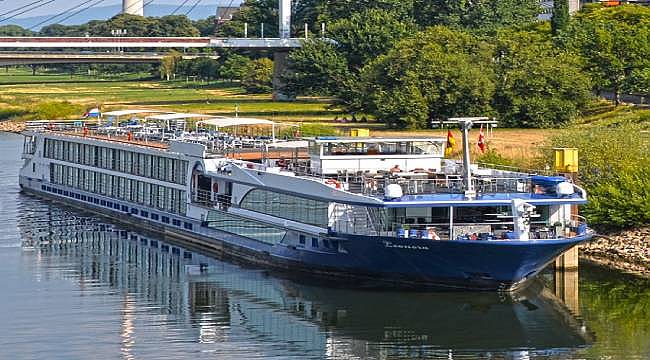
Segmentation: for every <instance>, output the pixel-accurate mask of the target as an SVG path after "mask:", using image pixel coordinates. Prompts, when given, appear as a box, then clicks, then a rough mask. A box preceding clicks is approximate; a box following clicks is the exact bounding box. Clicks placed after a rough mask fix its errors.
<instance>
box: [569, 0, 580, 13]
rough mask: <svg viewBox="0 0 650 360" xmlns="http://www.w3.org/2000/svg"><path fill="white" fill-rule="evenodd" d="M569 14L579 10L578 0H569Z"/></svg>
mask: <svg viewBox="0 0 650 360" xmlns="http://www.w3.org/2000/svg"><path fill="white" fill-rule="evenodd" d="M568 3H569V14H570V15H573V14H575V13H576V12H577V11H578V10H580V0H569V1H568Z"/></svg>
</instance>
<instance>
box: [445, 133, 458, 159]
mask: <svg viewBox="0 0 650 360" xmlns="http://www.w3.org/2000/svg"><path fill="white" fill-rule="evenodd" d="M455 145H456V139H454V135H453V134H452V133H451V130H447V146H445V157H449V156H451V153H452V152H454V146H455Z"/></svg>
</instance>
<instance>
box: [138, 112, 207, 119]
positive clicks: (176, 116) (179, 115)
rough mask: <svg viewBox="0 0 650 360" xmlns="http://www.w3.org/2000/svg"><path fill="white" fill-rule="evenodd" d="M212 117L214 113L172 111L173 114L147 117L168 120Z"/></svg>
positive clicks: (148, 117)
mask: <svg viewBox="0 0 650 360" xmlns="http://www.w3.org/2000/svg"><path fill="white" fill-rule="evenodd" d="M212 117H213V116H212V115H206V114H191V113H171V114H161V115H151V116H147V119H150V120H162V121H167V120H178V119H192V118H212Z"/></svg>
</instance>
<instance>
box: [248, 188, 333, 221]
mask: <svg viewBox="0 0 650 360" xmlns="http://www.w3.org/2000/svg"><path fill="white" fill-rule="evenodd" d="M240 206H241V207H242V208H243V209H247V210H252V211H257V212H260V213H263V214H268V215H273V216H277V217H280V218H284V219H288V220H293V221H297V222H301V223H305V224H310V225H315V226H321V227H327V210H328V207H329V203H328V202H323V201H318V200H311V199H306V198H302V197H298V196H293V195H288V194H280V193H276V192H272V191H267V190H261V189H254V190H251V191H249V192H248V194H246V196H245V197H244V199H243V200H242V201H241V204H240Z"/></svg>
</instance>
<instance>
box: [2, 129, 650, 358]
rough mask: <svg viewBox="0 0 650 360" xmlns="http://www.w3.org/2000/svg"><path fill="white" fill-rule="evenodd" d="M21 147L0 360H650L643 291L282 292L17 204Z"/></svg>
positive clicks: (611, 276) (130, 235) (264, 281)
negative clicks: (421, 359)
mask: <svg viewBox="0 0 650 360" xmlns="http://www.w3.org/2000/svg"><path fill="white" fill-rule="evenodd" d="M21 149H22V139H21V137H19V136H16V135H9V134H3V133H0V359H87V358H102V359H112V358H122V359H180V358H191V359H254V358H276V359H412V358H441V359H476V358H479V359H650V282H649V281H647V280H642V279H637V278H635V277H632V276H630V275H625V274H620V273H616V272H612V271H609V270H605V269H601V268H598V267H593V266H588V265H586V264H585V265H584V266H582V267H581V269H580V274H579V275H580V276H579V280H577V278H578V277H577V276H576V274H570V275H569V276H566V277H565V279H564V281H565V283H566V285H565V287H564V288H563V287H561V286H559V282H556V281H554V279H553V276H552V274H550V273H549V274H546V275H545V276H544V277H542V279H541V280H540V281H539V282H538V283H537V284H534V285H533V286H531V287H530V288H529V289H527V291H525V292H522V293H520V294H517V295H515V296H512V297H511V296H505V295H498V294H492V293H487V294H484V293H430V292H428V293H413V292H397V291H373V290H360V289H351V288H349V287H348V288H337V287H333V286H331V285H329V286H328V285H322V284H320V285H318V284H314V283H313V281H311V282H310V281H306V280H289V279H287V278H284V277H281V276H278V275H274V274H269V273H267V272H265V271H262V270H259V269H251V268H245V267H241V266H238V265H235V264H232V263H229V262H226V261H221V260H218V259H215V258H211V257H210V256H209V255H206V254H202V253H200V252H197V251H193V250H191V249H188V248H185V247H182V246H179V245H178V244H175V243H174V242H173V241H172V240H170V239H161V238H159V237H156V236H153V235H150V234H143V233H139V232H138V231H137V229H129V228H126V227H123V226H121V225H119V224H115V223H111V221H110V219H107V218H102V217H99V216H96V215H93V214H90V213H86V212H83V211H81V210H75V209H72V208H69V207H66V206H62V205H57V204H54V203H51V202H48V201H44V200H39V199H38V198H35V197H32V196H28V195H25V194H21V193H20V191H19V187H18V185H17V174H18V169H19V167H20V165H21V162H22V161H21V160H20V150H21ZM556 283H558V284H556ZM575 286H578V289H579V290H577V291H572V290H571V289H572V288H574V289H575ZM561 299H563V300H564V301H563V300H561Z"/></svg>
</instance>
